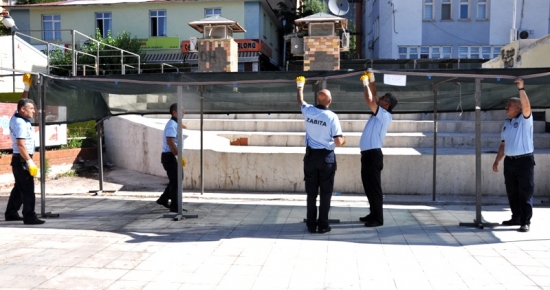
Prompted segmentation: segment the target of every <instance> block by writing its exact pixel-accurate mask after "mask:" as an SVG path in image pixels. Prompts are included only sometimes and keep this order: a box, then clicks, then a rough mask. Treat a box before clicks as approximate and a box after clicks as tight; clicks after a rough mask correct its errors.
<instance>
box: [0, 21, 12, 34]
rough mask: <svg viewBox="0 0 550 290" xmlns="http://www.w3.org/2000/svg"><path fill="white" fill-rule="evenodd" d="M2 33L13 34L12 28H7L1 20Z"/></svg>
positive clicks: (0, 28) (0, 31) (0, 29)
mask: <svg viewBox="0 0 550 290" xmlns="http://www.w3.org/2000/svg"><path fill="white" fill-rule="evenodd" d="M0 35H11V29H9V28H7V27H6V26H4V24H2V22H0Z"/></svg>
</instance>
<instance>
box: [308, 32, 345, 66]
mask: <svg viewBox="0 0 550 290" xmlns="http://www.w3.org/2000/svg"><path fill="white" fill-rule="evenodd" d="M339 69H340V37H338V36H304V71H309V70H339Z"/></svg>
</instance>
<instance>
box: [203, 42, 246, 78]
mask: <svg viewBox="0 0 550 290" xmlns="http://www.w3.org/2000/svg"><path fill="white" fill-rule="evenodd" d="M197 50H198V58H199V60H198V71H199V72H236V71H239V47H238V45H237V43H236V42H235V40H233V39H201V40H199V41H198V43H197Z"/></svg>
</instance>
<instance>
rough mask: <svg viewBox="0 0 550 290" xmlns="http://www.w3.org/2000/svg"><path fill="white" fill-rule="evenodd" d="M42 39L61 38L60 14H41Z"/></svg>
mask: <svg viewBox="0 0 550 290" xmlns="http://www.w3.org/2000/svg"><path fill="white" fill-rule="evenodd" d="M42 30H44V33H43V37H42V38H43V39H44V40H61V15H42Z"/></svg>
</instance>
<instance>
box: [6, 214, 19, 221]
mask: <svg viewBox="0 0 550 290" xmlns="http://www.w3.org/2000/svg"><path fill="white" fill-rule="evenodd" d="M5 217H6V221H7V222H13V221H22V220H23V218H22V217H21V216H20V215H19V214H14V215H7V216H5Z"/></svg>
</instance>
